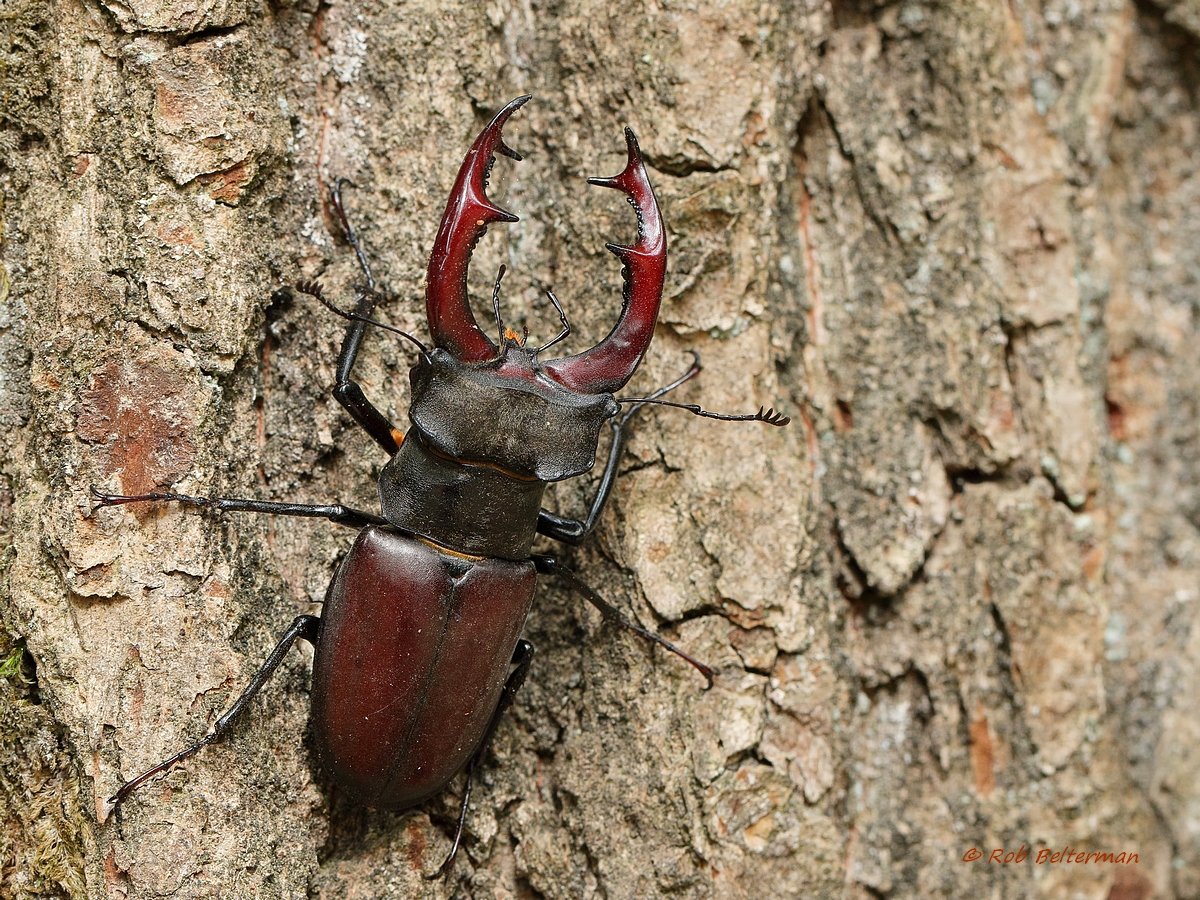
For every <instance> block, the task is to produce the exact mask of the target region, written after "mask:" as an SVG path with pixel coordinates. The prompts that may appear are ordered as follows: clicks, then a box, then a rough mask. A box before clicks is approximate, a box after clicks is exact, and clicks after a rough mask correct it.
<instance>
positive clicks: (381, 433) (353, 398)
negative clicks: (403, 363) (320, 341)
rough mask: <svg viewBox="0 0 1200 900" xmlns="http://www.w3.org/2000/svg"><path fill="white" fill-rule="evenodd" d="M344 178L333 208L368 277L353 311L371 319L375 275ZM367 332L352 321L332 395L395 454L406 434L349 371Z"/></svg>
mask: <svg viewBox="0 0 1200 900" xmlns="http://www.w3.org/2000/svg"><path fill="white" fill-rule="evenodd" d="M344 183H345V179H341V180H339V181H338V183H337V184H336V185H335V186H334V188H333V190H332V191H331V192H330V194H331V197H332V198H333V208H334V210H335V211H336V212H337V216H338V220H339V221H340V222H341V223H342V228H343V229H344V230H345V232H346V240H347V241H349V242H350V246H351V247H353V248H354V255H355V256H356V257H357V258H358V265H359V267H360V268H361V269H362V270H363V274H364V275H365V276H366V278H367V289H366V290H365V291H364V292H363V293H362V295H361V296H360V297H359V298H358V302H357V303H356V304H355V306H354V312H355V313H356V314H357V315H359V316H362V317H364V318H370V316H371V313H372V312H374V311H375V298H376V296H377V295H376V293H375V276H373V275H372V274H371V265H370V263H369V262H368V261H367V255H366V254H365V253H364V252H363V250H362V246H361V245H360V244H359V242H358V235H356V234H355V233H354V228H353V226H351V224H350V219H349V217H347V215H346V209H345V207H344V206H342V185H343V184H344ZM366 329H367V323H365V322H363V321H361V320H359V321H355V322H351V323H350V325H349V326H348V327H347V328H346V337H345V338H344V339H343V340H342V352H341V353H340V354H339V356H338V364H337V380H336V382H335V384H334V386H333V396H334V399H336V400H337V402H338V403H340V404H342V406H343V407H345V409H346V411H347V412H348V413H350V415H351V416H352V417H353V418H354V421H355V422H357V423H358V424H359V425H361V426H362V427H363V429H364V430H365V431H366V432H367V434H369V435H371V437H373V438H374V439H375V443H377V444H379V446H381V447H382V448H383V449H384V450H386V451H387V452H388V453H389V454H395V452H396V451H397V450H399V449H400V444H401V442H402V441H403V440H404V435H403V434H402V433H401V432H400V431H399V430H397V428H396V426H395V425H393V424H392V423H391V421H390V420H389V419H388V417H387V416H385V415H384V414H383V413H381V412H380V411H379V410H378V409H376V408H375V406H374V404H372V403H371V401H370V400H368V399H367V397H366V395H365V394H364V393H363V391H362V388H360V387H359V386H358V382H356V381H354V380H353V379H352V378H351V377H350V371H351V370H352V369H353V368H354V361H355V360H356V359H357V358H358V350H359V348H360V347H361V346H362V339H363V333H364V332H365V331H366Z"/></svg>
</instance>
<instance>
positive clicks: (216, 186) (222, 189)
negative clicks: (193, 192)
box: [199, 162, 250, 205]
mask: <svg viewBox="0 0 1200 900" xmlns="http://www.w3.org/2000/svg"><path fill="white" fill-rule="evenodd" d="M199 180H200V183H201V184H203V185H204V186H205V187H207V188H208V196H210V197H212V198H213V199H214V200H219V201H220V202H222V203H228V204H231V205H234V204H236V203H237V202H238V200H240V199H241V196H242V189H243V188H244V187H245V186H246V185H247V184H248V183H249V182H250V167H249V166H247V165H246V164H245V163H244V162H240V163H238V164H237V165H236V166H230V167H229V168H228V169H225V170H224V171H223V172H213V173H212V174H210V175H201V176H200V177H199Z"/></svg>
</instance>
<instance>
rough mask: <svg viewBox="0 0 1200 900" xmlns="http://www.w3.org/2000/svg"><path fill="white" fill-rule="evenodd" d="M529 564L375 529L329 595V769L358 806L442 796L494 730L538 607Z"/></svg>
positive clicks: (319, 666)
mask: <svg viewBox="0 0 1200 900" xmlns="http://www.w3.org/2000/svg"><path fill="white" fill-rule="evenodd" d="M535 577H536V575H535V571H534V567H533V563H532V562H529V561H522V562H513V561H509V560H499V559H479V560H464V559H462V558H461V557H457V556H451V555H450V554H445V553H441V552H439V551H438V550H436V549H434V548H433V547H431V546H430V545H428V544H426V543H423V542H422V541H419V540H416V539H415V538H411V537H409V536H407V535H404V534H402V533H400V532H398V531H395V530H393V529H390V528H382V527H375V526H372V527H370V528H366V529H364V530H363V531H362V532H361V533H360V534H359V536H358V539H357V540H356V541H355V543H354V547H353V548H352V549H351V551H350V553H349V554H348V555H347V556H346V559H345V561H344V562H343V563H342V565H341V567H340V568H339V569H338V573H337V575H336V576H335V578H334V581H333V584H332V585H331V586H330V589H329V595H328V597H327V598H326V602H325V609H324V614H323V616H322V626H321V634H320V638H319V640H318V642H317V652H316V659H315V662H314V666H313V695H312V717H313V729H314V733H315V737H316V743H317V753H318V755H319V756H320V759H321V763H322V765H323V766H324V767H325V769H326V770H327V771H328V772H329V773H330V774H331V775H332V776H333V777H334V778H335V779H336V780H337V782H338V784H339V786H340V787H341V788H342V789H343V790H344V791H346V793H347V794H348V795H349V796H350V797H351V798H352V799H353V800H355V801H357V802H359V803H362V804H364V805H366V806H374V807H379V808H384V809H404V808H405V807H409V806H412V805H414V804H416V803H420V802H421V801H422V800H424V799H425V798H426V797H429V796H430V795H432V794H435V793H437V792H438V791H439V790H441V789H442V788H443V787H444V786H445V785H446V783H447V782H448V781H449V780H450V779H451V778H453V777H454V775H455V774H456V773H457V772H458V771H459V770H461V769H462V767H463V766H464V765H465V764H466V762H467V761H468V760H469V759H470V758H471V756H472V754H473V753H474V752H475V750H476V748H477V747H478V745H479V742H480V740H481V739H482V738H483V735H484V733H485V732H486V731H487V726H488V722H489V721H490V719H491V716H492V712H493V711H494V710H495V708H496V704H497V702H498V700H499V697H500V691H501V689H502V688H503V687H504V681H505V678H506V676H507V674H508V668H509V661H510V659H511V657H512V653H513V650H514V648H515V647H516V643H517V639H518V638H519V637H520V635H521V629H522V627H523V626H524V624H525V617H526V615H527V614H528V612H529V606H530V603H531V602H532V600H533V590H534V580H535Z"/></svg>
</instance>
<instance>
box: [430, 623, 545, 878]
mask: <svg viewBox="0 0 1200 900" xmlns="http://www.w3.org/2000/svg"><path fill="white" fill-rule="evenodd" d="M532 662H533V644H531V643H529V641H527V640H525V639H524V638H522V639H521V640H519V641H517V648H516V649H515V650H514V651H513V655H512V664H513V665H514V666H516V668H515V669H514V670H513V672H512V674H511V675H509V676H508V680H507V681H506V682H504V691H503V693H501V694H500V702H499V703H497V704H496V711H495V712H493V713H492V718H491V721H489V722H488V727H487V731H486V732H484V735H483V740H482V741H480V742H479V749H478V750H476V751H475V755H474V756H472V757H471V761H470V762H469V763H467V781H466V784H465V785H463V796H462V802H461V803H459V807H458V825H457V826H456V827H455V829H454V844H453V846H451V848H450V853H449V855H448V856H447V857H446V859H445V860H444V861H443V862H442V864H441V865H440V866H438V870H437V871H436V872H434V873H433V874H432V875H426V876H425V880H426V881H436V880H437V879H439V878H441V877H443V876H445V875H448V874H449V873H450V870H451V869H452V868H454V860H455V857H457V856H458V848H459V846H460V845H461V844H462V835H463V826H464V825H465V824H466V821H467V804H468V803H469V802H470V800H471V781H472V780H473V778H474V775H475V769H476V767H478V766H479V764H480V763H481V762H482V761H483V758H484V756H485V755H486V754H487V751H488V747H489V746H490V745H491V743H492V738H493V737H494V736H495V734H496V729H497V728H498V727H499V725H500V717H501V716H503V715H504V713H505V712H507V711H508V708H509V707H510V706H512V704H513V700H514V699H515V698H516V696H517V691H519V690H520V689H521V685H523V684H524V683H525V676H526V675H528V674H529V666H530V664H531V663H532Z"/></svg>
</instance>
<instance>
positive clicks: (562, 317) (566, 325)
mask: <svg viewBox="0 0 1200 900" xmlns="http://www.w3.org/2000/svg"><path fill="white" fill-rule="evenodd" d="M546 296H547V297H549V298H550V302H551V303H553V304H554V308H555V309H557V310H558V320H559V321H560V322H562V328H563V330H562V331H560V332H559V333H558V336H557V337H555V338H554V339H553V340H551V341H549V342H547V343H545V344H542V346H540V347H538V348H537V349H536V350H535V351H533V352H534V355H536V354H538V353H541V352H542V351H543V350H545V349H546V348H547V347H553V346H554V345H555V344H557V343H558V342H559V341H561V340H562V339H563V338H565V337H566V336H567V335H568V334H570V333H571V323H570V322H568V321H567V314H566V313H565V312H563V308H562V304H561V303H559V302H558V298H557V297H555V296H554V291H552V290H549V289H547V290H546Z"/></svg>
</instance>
